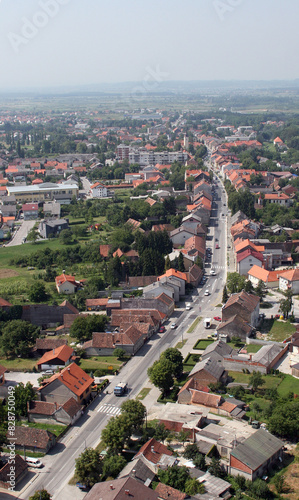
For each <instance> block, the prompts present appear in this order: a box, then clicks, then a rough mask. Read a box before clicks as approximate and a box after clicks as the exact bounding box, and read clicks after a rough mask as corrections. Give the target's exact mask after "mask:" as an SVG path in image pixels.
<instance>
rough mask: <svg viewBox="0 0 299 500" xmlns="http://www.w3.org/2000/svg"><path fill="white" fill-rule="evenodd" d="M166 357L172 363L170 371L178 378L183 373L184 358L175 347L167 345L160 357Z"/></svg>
mask: <svg viewBox="0 0 299 500" xmlns="http://www.w3.org/2000/svg"><path fill="white" fill-rule="evenodd" d="M163 358H165V359H168V361H170V362H171V364H172V373H173V375H174V376H175V377H176V378H179V377H180V376H181V375H182V373H183V361H184V358H183V356H182V354H181V352H180V351H179V349H177V348H176V347H168V349H166V350H165V351H163V352H162V354H161V357H160V359H161V360H162V359H163Z"/></svg>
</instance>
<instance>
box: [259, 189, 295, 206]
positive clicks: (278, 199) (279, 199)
mask: <svg viewBox="0 0 299 500" xmlns="http://www.w3.org/2000/svg"><path fill="white" fill-rule="evenodd" d="M265 201H266V202H267V201H268V202H269V203H275V204H276V205H280V206H282V207H289V206H290V205H291V202H292V200H291V198H290V197H289V196H288V195H287V194H285V193H282V192H278V193H269V194H267V193H266V194H265Z"/></svg>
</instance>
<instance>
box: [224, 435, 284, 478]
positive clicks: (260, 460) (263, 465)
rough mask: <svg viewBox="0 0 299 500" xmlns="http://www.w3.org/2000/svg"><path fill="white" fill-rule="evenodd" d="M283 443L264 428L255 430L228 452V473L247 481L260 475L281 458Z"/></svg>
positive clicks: (265, 472)
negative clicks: (242, 477)
mask: <svg viewBox="0 0 299 500" xmlns="http://www.w3.org/2000/svg"><path fill="white" fill-rule="evenodd" d="M283 446H284V443H283V442H282V441H281V440H280V439H278V438H277V437H275V436H273V435H272V434H270V432H267V431H265V430H264V429H259V430H257V431H256V432H255V433H254V434H253V435H252V436H250V437H249V438H247V439H246V440H245V441H243V443H240V444H238V445H237V446H236V447H235V448H234V449H233V450H231V452H230V457H229V473H230V474H231V475H233V476H237V475H241V476H244V477H245V478H246V479H248V480H249V481H254V480H255V479H257V478H258V477H262V476H264V475H265V474H267V472H268V471H269V469H270V468H271V467H272V466H273V465H274V464H279V462H280V461H281V459H282V450H283Z"/></svg>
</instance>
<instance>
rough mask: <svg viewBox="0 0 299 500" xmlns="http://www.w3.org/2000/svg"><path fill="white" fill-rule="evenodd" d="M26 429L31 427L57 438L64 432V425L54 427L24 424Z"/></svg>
mask: <svg viewBox="0 0 299 500" xmlns="http://www.w3.org/2000/svg"><path fill="white" fill-rule="evenodd" d="M26 427H33V428H34V429H44V430H45V431H50V432H52V433H53V434H55V436H59V434H61V433H62V431H64V429H65V428H66V426H65V425H55V424H37V423H32V422H26Z"/></svg>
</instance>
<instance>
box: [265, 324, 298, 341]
mask: <svg viewBox="0 0 299 500" xmlns="http://www.w3.org/2000/svg"><path fill="white" fill-rule="evenodd" d="M295 331H296V326H295V325H293V324H291V323H290V322H289V321H283V320H276V319H274V318H273V319H264V321H263V324H262V326H261V333H267V334H268V340H273V341H275V342H283V341H284V340H285V339H287V338H288V337H290V336H291V335H292V334H293V333H294V332H295Z"/></svg>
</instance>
